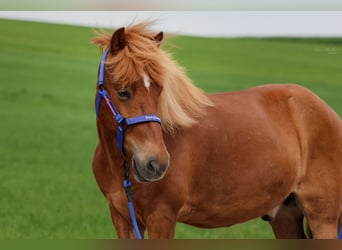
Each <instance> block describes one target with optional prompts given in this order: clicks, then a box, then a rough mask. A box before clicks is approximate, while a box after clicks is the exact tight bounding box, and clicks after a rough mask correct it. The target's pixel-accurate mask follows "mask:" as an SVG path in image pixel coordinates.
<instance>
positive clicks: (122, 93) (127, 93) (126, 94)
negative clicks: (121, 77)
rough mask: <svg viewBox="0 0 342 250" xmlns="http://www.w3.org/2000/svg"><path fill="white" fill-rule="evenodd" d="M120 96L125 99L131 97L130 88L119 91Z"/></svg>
mask: <svg viewBox="0 0 342 250" xmlns="http://www.w3.org/2000/svg"><path fill="white" fill-rule="evenodd" d="M118 96H119V99H120V100H122V101H125V100H128V99H130V98H131V93H130V91H128V90H121V91H118Z"/></svg>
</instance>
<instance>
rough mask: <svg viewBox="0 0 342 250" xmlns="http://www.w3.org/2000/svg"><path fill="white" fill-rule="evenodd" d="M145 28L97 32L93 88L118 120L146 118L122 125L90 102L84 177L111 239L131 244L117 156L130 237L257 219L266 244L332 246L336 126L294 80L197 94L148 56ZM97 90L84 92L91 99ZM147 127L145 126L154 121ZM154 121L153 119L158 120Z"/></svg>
mask: <svg viewBox="0 0 342 250" xmlns="http://www.w3.org/2000/svg"><path fill="white" fill-rule="evenodd" d="M148 26H149V25H148V24H146V23H142V24H137V25H134V26H129V27H127V28H121V29H118V30H116V31H115V32H114V34H113V35H112V36H111V35H108V34H107V35H101V36H99V37H97V38H95V39H93V43H95V44H97V45H99V46H100V47H101V48H102V49H107V50H108V55H107V57H105V59H104V60H105V63H104V69H103V71H104V73H103V74H104V79H103V80H102V82H103V85H101V86H99V87H98V90H99V91H100V90H101V89H102V88H104V89H106V91H107V94H108V98H110V99H111V101H112V104H113V105H114V106H115V107H116V109H117V110H118V111H119V112H120V114H121V115H122V116H123V117H135V116H141V115H145V114H156V115H158V116H159V117H160V119H161V123H162V126H160V124H159V123H158V122H143V123H139V124H136V125H134V126H130V127H129V128H126V130H125V134H124V140H123V149H122V150H123V151H124V154H121V152H120V148H119V146H118V145H117V136H118V133H119V132H118V122H117V121H116V120H115V119H113V112H111V108H110V106H108V103H106V102H107V101H106V102H104V101H102V102H99V103H98V117H97V130H98V137H99V143H98V145H97V148H96V151H95V155H94V160H93V171H94V175H95V178H96V181H97V183H98V186H99V187H100V189H101V191H102V192H103V194H104V196H105V197H106V199H107V200H108V203H109V207H110V212H111V217H112V221H113V224H114V226H115V229H116V232H117V234H118V237H119V238H120V239H126V238H135V234H134V231H133V226H132V222H131V218H130V213H129V209H128V205H127V198H126V194H125V189H124V187H123V185H122V183H123V181H124V168H123V167H122V162H123V159H124V160H125V161H126V162H127V164H128V167H129V173H130V174H131V175H133V176H134V178H131V181H132V190H133V192H134V196H133V202H134V205H135V215H136V220H137V225H138V228H139V230H140V233H141V234H142V235H144V232H145V231H146V230H147V232H148V237H149V238H152V239H155V238H173V237H174V234H175V225H176V222H182V223H185V224H189V225H193V226H197V227H201V228H215V227H227V226H230V225H234V224H237V223H242V222H245V221H248V220H251V219H253V218H257V217H260V216H262V218H264V219H265V220H268V221H270V223H271V226H272V228H273V230H274V233H275V235H276V237H277V238H304V237H305V234H304V230H303V217H305V218H306V221H307V224H308V227H309V229H310V232H311V234H312V237H313V238H337V233H338V224H339V219H340V216H341V207H342V206H341V205H342V123H341V120H340V118H339V117H338V115H337V114H336V113H335V112H334V111H333V110H332V109H331V108H330V107H329V106H328V105H327V104H326V103H324V102H323V101H322V100H321V99H320V98H319V97H318V96H316V95H315V94H313V93H312V92H310V91H309V90H307V89H305V88H303V87H300V86H298V85H294V84H286V85H282V84H271V85H265V86H259V87H255V88H251V89H247V90H243V91H238V92H230V93H217V94H206V93H204V92H203V91H201V90H200V89H199V88H197V87H195V85H193V84H192V82H191V80H190V79H189V78H188V77H187V76H186V74H185V72H184V70H183V69H182V68H181V67H180V66H179V65H178V64H177V63H176V62H175V61H174V60H173V59H172V58H171V55H170V54H169V53H167V52H165V51H164V50H162V49H161V48H160V44H161V41H162V38H163V33H159V34H158V35H156V36H154V35H153V34H152V33H151V32H150V31H149V30H148V28H149V27H148ZM98 95H99V92H98V94H97V96H96V98H97V99H98V98H99V97H98ZM156 119H157V118H156ZM158 119H159V118H158Z"/></svg>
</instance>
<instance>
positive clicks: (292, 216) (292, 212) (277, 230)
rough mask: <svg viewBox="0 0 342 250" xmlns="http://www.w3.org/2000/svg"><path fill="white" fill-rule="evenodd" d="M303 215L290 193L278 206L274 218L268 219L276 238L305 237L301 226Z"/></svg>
mask: <svg viewBox="0 0 342 250" xmlns="http://www.w3.org/2000/svg"><path fill="white" fill-rule="evenodd" d="M303 218H304V215H303V213H302V212H301V211H300V209H299V208H298V206H297V203H296V200H295V199H294V197H293V196H292V195H291V196H290V197H289V198H287V199H286V201H285V202H284V204H282V206H281V207H280V208H279V210H278V212H277V214H276V216H275V218H274V219H273V220H271V221H270V225H271V226H272V230H273V233H274V235H275V237H276V238H277V239H305V238H306V236H305V233H304V228H303Z"/></svg>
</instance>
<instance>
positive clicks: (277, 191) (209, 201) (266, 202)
mask: <svg viewBox="0 0 342 250" xmlns="http://www.w3.org/2000/svg"><path fill="white" fill-rule="evenodd" d="M283 174H284V175H279V178H273V179H272V180H269V179H267V178H259V180H258V181H255V179H254V178H246V180H244V181H241V183H240V184H238V185H236V182H235V183H231V184H229V183H226V185H220V184H219V185H216V186H215V184H213V183H211V184H209V183H207V184H208V185H207V188H206V190H203V189H202V190H198V192H197V194H193V198H192V199H191V198H190V199H189V201H188V202H187V203H185V205H184V206H183V208H182V209H181V211H180V213H179V218H178V221H181V222H183V223H185V224H190V225H193V226H198V227H204V228H215V227H225V226H231V225H234V224H238V223H242V222H245V221H248V220H251V219H254V218H257V217H261V216H262V215H264V214H266V213H267V212H268V211H270V210H272V209H274V208H275V207H277V206H279V205H280V204H281V203H282V202H283V201H284V200H285V199H286V197H287V196H288V194H289V193H290V192H291V189H292V188H293V184H294V178H291V177H289V178H286V176H287V175H286V174H287V173H283ZM284 177H285V178H284ZM211 181H213V180H211Z"/></svg>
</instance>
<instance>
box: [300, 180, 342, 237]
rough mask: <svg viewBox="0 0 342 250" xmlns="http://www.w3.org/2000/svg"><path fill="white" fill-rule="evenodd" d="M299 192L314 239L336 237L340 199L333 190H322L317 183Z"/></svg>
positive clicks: (302, 207)
mask: <svg viewBox="0 0 342 250" xmlns="http://www.w3.org/2000/svg"><path fill="white" fill-rule="evenodd" d="M303 185H304V186H306V188H305V189H304V188H302V189H300V190H299V191H298V192H297V197H298V200H299V202H300V204H301V209H302V211H303V213H304V215H305V217H306V220H307V223H308V227H309V229H310V231H311V233H312V237H313V238H314V239H336V238H337V231H338V230H336V229H337V228H338V224H339V219H340V201H337V200H336V197H335V196H334V195H331V193H334V192H333V191H332V192H331V193H329V191H326V190H324V191H322V190H319V189H317V188H315V186H316V183H314V184H313V185H312V184H311V185H309V184H308V183H303Z"/></svg>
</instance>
